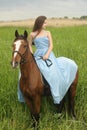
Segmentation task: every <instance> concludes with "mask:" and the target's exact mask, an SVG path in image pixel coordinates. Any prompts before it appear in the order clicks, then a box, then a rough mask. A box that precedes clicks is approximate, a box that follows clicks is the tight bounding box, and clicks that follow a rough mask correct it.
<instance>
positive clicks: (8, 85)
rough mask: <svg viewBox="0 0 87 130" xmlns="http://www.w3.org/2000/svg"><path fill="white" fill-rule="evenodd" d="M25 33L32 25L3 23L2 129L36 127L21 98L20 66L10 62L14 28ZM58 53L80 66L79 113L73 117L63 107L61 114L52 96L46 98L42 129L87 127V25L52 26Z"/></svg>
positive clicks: (78, 129) (0, 71) (0, 39)
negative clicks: (8, 24) (18, 87)
mask: <svg viewBox="0 0 87 130" xmlns="http://www.w3.org/2000/svg"><path fill="white" fill-rule="evenodd" d="M16 29H18V30H19V32H20V33H23V32H24V30H25V29H26V30H27V31H28V32H30V31H31V28H27V27H0V130H33V129H32V128H31V126H32V120H31V117H30V113H29V109H28V107H27V106H26V104H21V103H19V102H18V99H17V84H18V69H17V70H13V69H12V68H11V65H10V61H11V55H12V42H13V40H14V32H15V30H16ZM48 30H50V31H51V33H52V37H53V44H54V49H53V51H54V53H55V55H56V56H57V57H59V56H65V57H69V58H71V59H74V60H75V61H76V63H77V64H78V67H79V82H78V86H77V95H76V98H75V102H76V106H75V109H76V114H77V120H73V119H72V118H71V117H69V116H68V114H67V112H65V111H63V113H62V115H61V117H60V118H59V116H60V115H59V114H56V113H55V107H54V105H53V101H52V98H51V97H49V98H47V97H44V98H43V99H42V106H41V113H40V130H87V26H78V27H61V28H54V27H48Z"/></svg>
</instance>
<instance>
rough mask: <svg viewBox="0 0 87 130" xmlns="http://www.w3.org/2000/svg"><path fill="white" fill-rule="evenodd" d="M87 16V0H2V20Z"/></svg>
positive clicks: (0, 7) (0, 9)
mask: <svg viewBox="0 0 87 130" xmlns="http://www.w3.org/2000/svg"><path fill="white" fill-rule="evenodd" d="M40 15H45V16H47V17H48V18H53V17H56V18H60V17H61V18H62V17H65V16H67V17H68V18H73V17H81V16H87V0H0V21H13V20H27V19H30V18H36V17H37V16H40Z"/></svg>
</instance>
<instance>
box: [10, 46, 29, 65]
mask: <svg viewBox="0 0 87 130" xmlns="http://www.w3.org/2000/svg"><path fill="white" fill-rule="evenodd" d="M27 50H28V45H27V48H26V50H25V52H24V53H23V54H21V53H20V52H19V51H13V53H12V55H13V54H14V53H18V55H19V56H20V57H21V61H20V64H24V63H26V62H27V61H26V59H25V58H24V56H25V55H26V53H27Z"/></svg>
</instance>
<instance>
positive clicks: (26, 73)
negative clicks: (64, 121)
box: [12, 30, 78, 126]
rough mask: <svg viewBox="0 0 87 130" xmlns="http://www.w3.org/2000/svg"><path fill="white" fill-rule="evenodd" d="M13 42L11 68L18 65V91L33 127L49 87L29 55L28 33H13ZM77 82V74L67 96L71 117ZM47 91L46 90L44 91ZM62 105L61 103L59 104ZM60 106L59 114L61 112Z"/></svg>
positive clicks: (32, 57)
mask: <svg viewBox="0 0 87 130" xmlns="http://www.w3.org/2000/svg"><path fill="white" fill-rule="evenodd" d="M15 37H16V38H15V40H14V43H13V54H12V66H13V68H16V67H17V66H18V65H19V64H20V70H21V78H20V89H21V91H22V93H23V96H24V98H25V101H26V103H27V105H28V107H29V109H30V113H31V116H32V117H34V119H35V120H36V121H35V122H34V126H36V125H37V124H38V121H39V113H40V107H41V97H42V95H43V94H44V93H45V92H47V94H48V92H49V93H50V89H49V88H50V87H46V86H45V85H44V82H43V78H42V75H41V73H40V70H39V69H38V66H37V64H36V62H35V59H34V56H33V55H32V54H31V52H30V49H29V46H28V45H29V43H28V40H27V37H28V33H27V32H26V31H25V32H24V35H19V33H18V31H17V30H16V31H15ZM77 81H78V72H77V74H76V78H75V80H74V82H73V83H72V84H71V86H70V88H69V91H68V94H69V101H70V104H69V106H70V108H71V109H70V110H71V112H72V115H73V117H75V112H74V98H75V95H76V85H77ZM45 89H47V90H45ZM61 104H62V102H61ZM61 106H62V105H60V109H58V110H59V112H61V110H62V107H61Z"/></svg>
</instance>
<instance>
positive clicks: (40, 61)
mask: <svg viewBox="0 0 87 130" xmlns="http://www.w3.org/2000/svg"><path fill="white" fill-rule="evenodd" d="M46 24H47V18H46V17H45V16H39V17H37V19H36V20H35V24H34V27H33V31H32V32H31V33H30V36H29V47H30V51H31V53H33V50H32V43H34V45H35V46H36V51H35V53H34V57H35V60H36V63H37V65H38V67H39V69H40V71H41V73H42V74H43V76H44V77H45V79H46V80H47V82H48V83H49V85H50V90H51V93H52V97H53V100H54V103H55V104H59V103H60V102H61V100H62V99H63V97H64V96H65V94H66V92H67V91H68V89H69V87H70V85H71V83H72V82H73V81H74V79H75V76H76V72H77V69H78V66H77V65H76V63H75V62H74V61H73V60H71V59H68V58H65V57H59V58H56V57H55V55H54V53H53V52H52V49H53V42H52V36H51V33H50V31H47V30H45V28H46ZM19 97H20V96H19Z"/></svg>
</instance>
